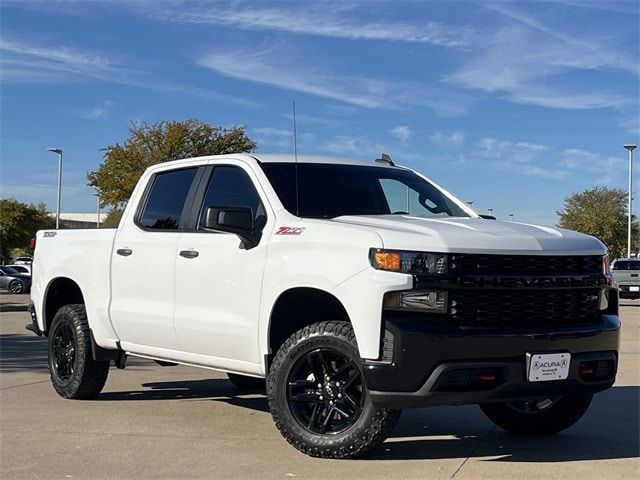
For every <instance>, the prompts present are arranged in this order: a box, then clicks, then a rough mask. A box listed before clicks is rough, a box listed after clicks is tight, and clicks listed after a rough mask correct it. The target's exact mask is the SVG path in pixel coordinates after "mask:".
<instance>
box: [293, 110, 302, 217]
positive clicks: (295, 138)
mask: <svg viewBox="0 0 640 480" xmlns="http://www.w3.org/2000/svg"><path fill="white" fill-rule="evenodd" d="M293 156H294V158H295V162H296V166H295V169H296V173H295V175H296V180H295V181H296V217H299V216H300V198H299V190H298V130H297V127H296V102H293Z"/></svg>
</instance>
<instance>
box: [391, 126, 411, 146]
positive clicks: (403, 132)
mask: <svg viewBox="0 0 640 480" xmlns="http://www.w3.org/2000/svg"><path fill="white" fill-rule="evenodd" d="M391 134H392V135H393V136H394V137H396V138H397V139H398V140H400V141H401V142H402V143H407V142H408V141H409V138H411V135H412V134H413V132H412V131H411V128H409V127H408V126H407V125H398V126H397V127H395V128H394V129H392V130H391Z"/></svg>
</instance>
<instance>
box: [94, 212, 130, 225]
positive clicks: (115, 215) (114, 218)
mask: <svg viewBox="0 0 640 480" xmlns="http://www.w3.org/2000/svg"><path fill="white" fill-rule="evenodd" d="M123 213H124V210H122V209H112V210H111V211H110V212H109V213H108V214H107V216H106V218H105V219H104V221H103V222H102V224H101V225H100V226H101V228H117V227H118V225H119V224H120V219H121V218H122V214H123Z"/></svg>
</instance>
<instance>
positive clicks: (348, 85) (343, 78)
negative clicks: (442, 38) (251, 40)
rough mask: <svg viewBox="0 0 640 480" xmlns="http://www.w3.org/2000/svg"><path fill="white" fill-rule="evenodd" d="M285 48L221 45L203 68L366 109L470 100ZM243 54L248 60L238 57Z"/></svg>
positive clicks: (461, 107)
mask: <svg viewBox="0 0 640 480" xmlns="http://www.w3.org/2000/svg"><path fill="white" fill-rule="evenodd" d="M291 57H292V55H291V52H290V51H286V52H285V51H283V50H282V49H280V48H277V47H273V48H265V49H262V50H257V49H229V48H225V49H219V50H214V51H212V52H210V53H208V54H206V55H204V56H202V57H201V58H200V59H199V61H198V63H199V64H200V65H202V66H203V67H206V68H209V69H210V70H212V71H214V72H216V73H218V74H219V75H224V76H227V77H231V78H236V79H240V80H245V81H249V82H256V83H262V84H265V85H269V86H272V87H276V88H281V89H284V90H292V91H296V92H302V93H305V94H308V95H314V96H317V97H321V98H328V99H331V100H337V101H340V102H344V103H347V104H350V105H355V106H357V107H364V108H387V109H406V108H410V107H411V108H415V107H426V108H430V109H431V110H433V111H435V112H436V113H438V114H441V115H460V114H462V113H464V112H465V110H466V107H467V103H468V99H466V98H464V97H462V96H453V95H447V94H446V93H445V92H444V91H442V89H441V90H440V91H435V90H430V89H429V88H428V87H426V86H424V85H422V84H418V83H411V82H401V81H392V80H380V79H374V78H371V77H364V76H352V75H351V76H350V75H339V74H335V73H329V72H328V71H325V70H321V69H319V68H318V67H313V66H311V65H305V64H304V62H296V61H294V59H292V58H291ZM239 58H241V59H242V61H238V59H239Z"/></svg>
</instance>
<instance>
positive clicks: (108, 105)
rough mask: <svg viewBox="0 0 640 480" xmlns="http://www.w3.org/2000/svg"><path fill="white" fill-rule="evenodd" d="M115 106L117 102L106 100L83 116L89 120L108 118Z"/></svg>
mask: <svg viewBox="0 0 640 480" xmlns="http://www.w3.org/2000/svg"><path fill="white" fill-rule="evenodd" d="M114 107H115V103H113V102H112V101H111V100H105V101H104V103H103V104H102V105H98V106H96V107H93V108H92V109H91V110H89V111H88V112H86V113H85V114H84V115H83V118H85V119H87V120H102V119H105V118H108V117H109V115H110V114H111V110H113V108H114Z"/></svg>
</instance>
